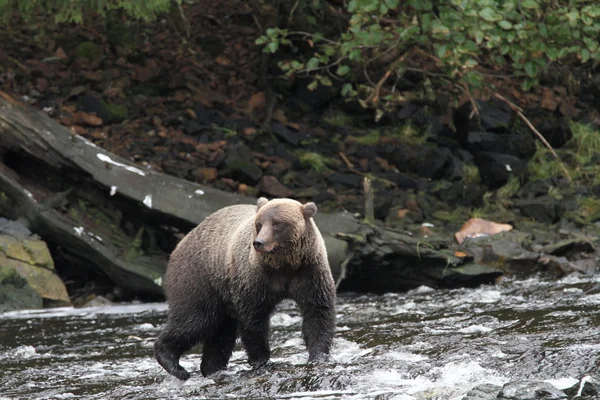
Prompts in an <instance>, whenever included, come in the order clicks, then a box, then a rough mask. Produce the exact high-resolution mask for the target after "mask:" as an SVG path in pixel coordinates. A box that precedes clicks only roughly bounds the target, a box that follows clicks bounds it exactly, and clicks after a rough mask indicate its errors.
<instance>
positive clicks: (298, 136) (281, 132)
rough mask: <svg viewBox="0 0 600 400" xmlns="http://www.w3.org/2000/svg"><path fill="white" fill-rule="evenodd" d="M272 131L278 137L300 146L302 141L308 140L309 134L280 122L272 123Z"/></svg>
mask: <svg viewBox="0 0 600 400" xmlns="http://www.w3.org/2000/svg"><path fill="white" fill-rule="evenodd" d="M271 132H273V134H274V135H275V136H277V137H278V138H280V139H282V140H284V141H286V142H288V143H289V144H291V145H292V146H298V145H299V144H300V142H301V141H303V140H306V139H307V138H308V136H307V135H306V133H303V132H298V131H292V130H291V129H290V128H288V127H287V126H285V125H284V124H282V123H280V122H273V123H272V124H271Z"/></svg>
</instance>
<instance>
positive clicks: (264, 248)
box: [252, 238, 275, 253]
mask: <svg viewBox="0 0 600 400" xmlns="http://www.w3.org/2000/svg"><path fill="white" fill-rule="evenodd" d="M252 246H254V250H256V251H258V252H259V253H270V252H272V251H273V249H274V248H275V246H274V245H273V244H269V243H267V242H266V241H265V240H264V239H261V238H256V239H255V240H254V242H252Z"/></svg>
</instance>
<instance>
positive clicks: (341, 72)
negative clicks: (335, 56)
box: [335, 65, 350, 76]
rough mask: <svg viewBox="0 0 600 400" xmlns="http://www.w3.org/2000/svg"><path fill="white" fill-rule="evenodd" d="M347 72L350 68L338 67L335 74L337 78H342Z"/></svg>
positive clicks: (345, 66)
mask: <svg viewBox="0 0 600 400" xmlns="http://www.w3.org/2000/svg"><path fill="white" fill-rule="evenodd" d="M348 72H350V67H349V66H347V65H340V66H339V67H338V69H337V71H336V72H335V73H336V74H337V75H338V76H344V75H346V74H347V73H348Z"/></svg>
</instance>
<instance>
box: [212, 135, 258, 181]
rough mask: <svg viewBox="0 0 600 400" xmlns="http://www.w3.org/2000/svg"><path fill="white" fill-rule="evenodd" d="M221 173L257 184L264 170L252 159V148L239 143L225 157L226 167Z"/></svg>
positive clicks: (221, 174)
mask: <svg viewBox="0 0 600 400" xmlns="http://www.w3.org/2000/svg"><path fill="white" fill-rule="evenodd" d="M219 175H220V176H227V177H230V178H232V179H235V180H237V181H240V182H244V183H249V184H251V185H256V183H257V182H258V181H259V180H260V178H261V177H262V175H263V172H262V169H261V168H260V167H259V166H258V165H256V163H255V162H254V161H253V160H252V157H251V150H250V149H249V148H248V146H246V145H244V144H242V143H238V144H235V145H233V146H231V147H230V148H229V151H228V153H227V156H226V158H225V169H224V170H223V171H221V173H220V174H219Z"/></svg>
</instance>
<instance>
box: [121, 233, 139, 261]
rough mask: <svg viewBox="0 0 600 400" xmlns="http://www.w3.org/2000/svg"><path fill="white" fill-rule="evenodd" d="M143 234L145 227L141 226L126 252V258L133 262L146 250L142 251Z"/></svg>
mask: <svg viewBox="0 0 600 400" xmlns="http://www.w3.org/2000/svg"><path fill="white" fill-rule="evenodd" d="M143 236H144V227H141V228H140V229H138V231H137V233H136V234H135V237H134V238H133V240H132V241H131V243H130V244H129V247H128V248H127V250H126V252H125V260H127V261H128V262H131V261H133V260H135V259H136V258H138V257H140V256H141V255H143V254H144V252H143V251H142V237H143Z"/></svg>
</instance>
